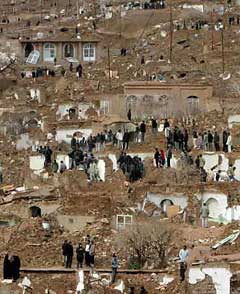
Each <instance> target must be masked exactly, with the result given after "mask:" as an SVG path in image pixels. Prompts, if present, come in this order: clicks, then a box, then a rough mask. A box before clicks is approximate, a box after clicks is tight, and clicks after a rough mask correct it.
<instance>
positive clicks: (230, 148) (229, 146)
mask: <svg viewBox="0 0 240 294" xmlns="http://www.w3.org/2000/svg"><path fill="white" fill-rule="evenodd" d="M226 145H227V152H229V153H231V152H232V136H231V134H230V133H228V137H227V142H226Z"/></svg>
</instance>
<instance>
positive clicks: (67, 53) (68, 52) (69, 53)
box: [63, 43, 74, 58]
mask: <svg viewBox="0 0 240 294" xmlns="http://www.w3.org/2000/svg"><path fill="white" fill-rule="evenodd" d="M63 50H64V57H65V58H68V57H74V48H73V45H72V44H69V43H67V44H65V45H64V49H63Z"/></svg>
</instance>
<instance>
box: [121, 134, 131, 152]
mask: <svg viewBox="0 0 240 294" xmlns="http://www.w3.org/2000/svg"><path fill="white" fill-rule="evenodd" d="M129 140H130V134H129V132H128V130H126V131H125V132H124V135H123V150H127V149H128V145H129Z"/></svg>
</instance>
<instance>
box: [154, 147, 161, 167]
mask: <svg viewBox="0 0 240 294" xmlns="http://www.w3.org/2000/svg"><path fill="white" fill-rule="evenodd" d="M154 160H155V164H156V167H157V168H158V167H159V164H160V153H159V151H158V148H155V154H154Z"/></svg>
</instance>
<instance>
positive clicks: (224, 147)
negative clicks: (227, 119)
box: [222, 130, 228, 152]
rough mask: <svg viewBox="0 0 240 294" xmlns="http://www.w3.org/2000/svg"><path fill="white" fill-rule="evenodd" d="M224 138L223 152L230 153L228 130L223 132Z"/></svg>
mask: <svg viewBox="0 0 240 294" xmlns="http://www.w3.org/2000/svg"><path fill="white" fill-rule="evenodd" d="M222 138H223V151H224V152H228V147H227V139H228V133H227V131H226V130H224V131H223V134H222Z"/></svg>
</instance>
